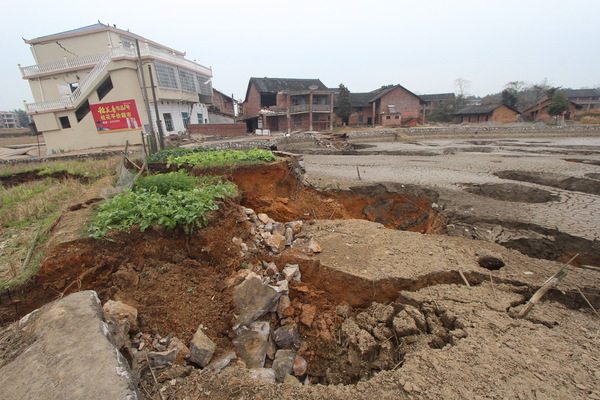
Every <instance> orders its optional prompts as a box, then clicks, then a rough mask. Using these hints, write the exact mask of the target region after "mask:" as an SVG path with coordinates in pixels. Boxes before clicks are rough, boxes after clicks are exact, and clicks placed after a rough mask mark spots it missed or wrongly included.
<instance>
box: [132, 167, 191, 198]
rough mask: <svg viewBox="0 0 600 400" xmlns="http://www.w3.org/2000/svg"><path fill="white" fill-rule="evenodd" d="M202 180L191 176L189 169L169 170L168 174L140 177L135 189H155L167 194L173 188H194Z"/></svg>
mask: <svg viewBox="0 0 600 400" xmlns="http://www.w3.org/2000/svg"><path fill="white" fill-rule="evenodd" d="M199 183H200V180H199V179H198V178H196V177H193V176H190V175H189V174H188V172H187V171H185V170H181V171H177V172H169V173H167V174H157V175H149V176H146V177H143V178H141V179H139V180H138V181H137V182H136V183H135V188H134V190H135V191H136V192H137V191H141V190H154V191H156V192H157V193H160V194H163V195H166V194H167V193H169V191H171V190H192V189H193V188H195V187H196V186H198V184H199Z"/></svg>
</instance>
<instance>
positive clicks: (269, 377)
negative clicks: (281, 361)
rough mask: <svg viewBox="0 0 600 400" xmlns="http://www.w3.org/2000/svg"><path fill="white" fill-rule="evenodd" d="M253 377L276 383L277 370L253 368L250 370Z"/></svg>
mask: <svg viewBox="0 0 600 400" xmlns="http://www.w3.org/2000/svg"><path fill="white" fill-rule="evenodd" d="M249 376H250V378H251V379H258V380H261V381H265V382H269V383H275V371H273V369H272V368H252V369H250V370H249Z"/></svg>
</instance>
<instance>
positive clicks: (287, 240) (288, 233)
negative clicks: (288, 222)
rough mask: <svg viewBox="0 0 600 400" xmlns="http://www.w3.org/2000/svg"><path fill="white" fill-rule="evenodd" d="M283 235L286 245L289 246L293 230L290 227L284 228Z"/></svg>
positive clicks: (292, 237) (292, 239) (291, 241)
mask: <svg viewBox="0 0 600 400" xmlns="http://www.w3.org/2000/svg"><path fill="white" fill-rule="evenodd" d="M283 236H285V245H286V246H291V245H292V243H294V230H293V229H292V228H289V227H288V228H285V233H284V234H283Z"/></svg>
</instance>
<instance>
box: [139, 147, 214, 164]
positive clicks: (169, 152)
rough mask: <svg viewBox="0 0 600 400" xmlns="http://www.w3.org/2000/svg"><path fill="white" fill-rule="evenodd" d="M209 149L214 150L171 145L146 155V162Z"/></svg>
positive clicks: (163, 160) (164, 159)
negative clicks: (148, 155)
mask: <svg viewBox="0 0 600 400" xmlns="http://www.w3.org/2000/svg"><path fill="white" fill-rule="evenodd" d="M210 151H215V150H214V149H209V148H206V147H171V148H168V149H164V150H161V151H159V152H156V153H154V154H152V155H151V156H150V157H148V162H166V161H167V159H168V158H169V156H175V157H177V156H183V155H186V154H193V153H204V152H210Z"/></svg>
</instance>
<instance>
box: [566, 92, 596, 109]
mask: <svg viewBox="0 0 600 400" xmlns="http://www.w3.org/2000/svg"><path fill="white" fill-rule="evenodd" d="M563 92H564V93H565V96H567V99H569V100H570V101H572V102H573V103H575V104H577V105H579V106H581V110H582V111H589V110H597V109H600V90H598V89H566V90H563Z"/></svg>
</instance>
